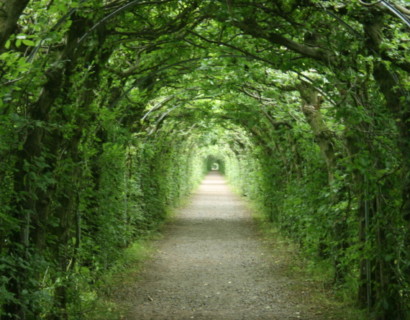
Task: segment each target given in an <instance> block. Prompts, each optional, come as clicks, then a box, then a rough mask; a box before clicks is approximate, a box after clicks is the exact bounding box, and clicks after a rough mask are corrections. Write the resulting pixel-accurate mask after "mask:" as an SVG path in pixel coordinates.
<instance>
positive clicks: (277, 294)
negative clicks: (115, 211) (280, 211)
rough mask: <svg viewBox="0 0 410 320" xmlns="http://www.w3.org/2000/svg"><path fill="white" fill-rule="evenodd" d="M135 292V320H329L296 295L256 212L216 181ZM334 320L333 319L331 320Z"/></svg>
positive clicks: (165, 242) (172, 228) (174, 226)
mask: <svg viewBox="0 0 410 320" xmlns="http://www.w3.org/2000/svg"><path fill="white" fill-rule="evenodd" d="M157 248H158V250H157V252H156V254H155V255H154V257H153V258H152V259H150V260H149V261H147V263H146V265H145V266H144V267H143V269H142V271H141V274H140V280H139V281H137V283H136V284H135V287H134V286H133V287H132V288H128V291H129V292H130V291H132V293H131V296H132V297H130V296H129V297H128V298H127V299H132V305H133V307H132V308H131V312H130V314H129V315H128V316H127V317H126V318H125V319H129V320H134V319H135V320H137V319H138V320H140V319H167V320H169V319H212V320H217V319H221V320H222V319H223V320H229V319H235V320H239V319H246V320H248V319H258V320H260V319H281V320H284V319H322V318H321V317H320V316H319V315H318V314H317V309H316V312H315V307H314V306H312V305H308V304H307V302H305V301H304V300H303V299H302V298H301V297H302V295H303V294H305V295H306V293H296V294H295V292H292V290H291V289H290V288H289V287H290V286H291V284H290V282H291V281H293V280H291V279H289V278H288V277H286V276H285V275H283V272H277V273H275V270H277V271H278V266H277V265H276V264H275V263H274V261H273V259H272V257H270V256H271V255H270V254H269V252H268V249H267V247H266V246H264V245H263V244H262V241H261V239H260V237H259V236H258V233H257V230H256V229H255V226H254V224H253V222H252V219H251V217H250V214H249V211H248V210H247V209H246V207H245V205H244V204H243V202H242V200H241V199H240V198H239V197H237V196H236V195H234V194H233V193H232V192H231V191H230V190H229V188H228V186H227V185H226V183H225V180H224V178H223V177H222V176H220V175H219V174H217V173H211V174H210V175H208V176H207V178H206V179H205V180H204V182H203V183H202V185H201V187H200V188H199V190H198V191H197V192H196V193H195V195H194V196H193V198H192V201H191V203H190V204H189V205H188V206H186V207H185V208H184V209H182V210H181V212H180V213H179V214H178V215H177V217H176V218H175V219H174V220H173V221H172V222H171V223H170V224H169V226H167V228H166V230H165V234H164V238H163V239H161V240H159V241H158V243H157ZM326 319H329V318H326Z"/></svg>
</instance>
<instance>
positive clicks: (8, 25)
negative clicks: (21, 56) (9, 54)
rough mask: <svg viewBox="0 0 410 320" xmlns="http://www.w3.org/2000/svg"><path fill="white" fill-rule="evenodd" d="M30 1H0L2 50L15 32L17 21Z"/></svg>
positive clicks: (0, 46)
mask: <svg viewBox="0 0 410 320" xmlns="http://www.w3.org/2000/svg"><path fill="white" fill-rule="evenodd" d="M28 3H29V0H0V50H1V49H2V48H3V47H4V44H5V43H6V41H7V39H8V38H9V37H10V35H11V34H12V33H13V32H14V30H15V28H16V25H17V20H18V19H19V17H20V15H21V13H22V12H23V10H24V9H25V8H26V6H27V4H28Z"/></svg>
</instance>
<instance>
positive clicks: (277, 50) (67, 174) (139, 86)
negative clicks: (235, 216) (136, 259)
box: [0, 0, 410, 319]
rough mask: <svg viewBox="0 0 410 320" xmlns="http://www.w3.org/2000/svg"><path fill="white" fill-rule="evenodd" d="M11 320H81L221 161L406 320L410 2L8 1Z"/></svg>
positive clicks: (0, 118) (356, 292)
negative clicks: (98, 292)
mask: <svg viewBox="0 0 410 320" xmlns="http://www.w3.org/2000/svg"><path fill="white" fill-rule="evenodd" d="M0 11H1V14H0V81H1V85H0V98H1V99H0V159H1V166H0V253H1V257H0V259H1V261H0V271H1V273H0V319H83V318H86V317H87V312H88V310H89V309H90V306H89V303H90V301H92V300H93V297H92V295H91V294H90V292H91V291H90V289H89V288H90V287H92V285H93V283H94V282H95V281H96V280H97V279H98V277H99V276H100V274H101V273H102V272H104V270H107V269H109V268H110V266H111V265H112V263H113V262H114V261H115V260H116V259H117V258H118V257H119V256H120V255H121V251H120V249H121V248H125V247H127V246H128V245H129V244H130V243H131V242H132V241H134V240H135V239H138V238H140V237H142V236H143V235H144V234H145V233H147V232H149V231H150V230H153V229H155V227H156V225H158V223H159V222H160V221H162V220H163V219H164V217H165V215H166V211H167V208H169V207H172V206H174V205H177V204H178V202H179V201H180V200H181V199H182V198H183V197H184V196H186V195H187V194H189V192H190V191H191V190H192V189H193V188H194V187H195V185H196V184H197V183H198V182H199V180H200V178H201V176H202V175H203V174H204V172H205V171H206V170H209V169H211V168H212V167H213V166H215V164H217V166H218V167H219V168H220V170H221V171H222V172H224V173H226V175H227V176H228V178H229V179H230V180H231V182H232V183H233V184H235V185H236V186H237V187H238V188H240V189H241V190H242V193H243V194H244V195H246V196H248V197H249V198H251V199H253V200H254V201H255V202H256V203H257V204H258V205H259V206H260V209H261V210H262V211H263V212H264V213H265V214H266V216H267V217H268V219H269V220H270V221H271V222H272V223H274V224H275V225H277V226H278V228H279V229H281V230H282V232H283V233H285V234H286V235H288V236H289V237H291V238H292V239H294V240H295V241H296V242H297V243H299V244H300V246H301V248H302V250H303V251H304V252H306V254H308V255H309V256H310V257H311V259H312V260H314V261H316V262H317V263H322V262H326V264H327V265H328V266H329V269H330V270H331V272H332V274H333V285H334V287H335V288H338V289H339V290H344V292H346V294H347V295H349V296H350V297H354V298H352V299H353V300H355V301H356V302H357V303H358V305H359V306H360V307H362V308H364V309H367V311H368V315H369V318H372V319H409V317H410V315H409V308H410V305H409V301H410V297H409V295H410V283H409V281H410V278H409V277H410V173H409V172H410V171H409V169H410V95H409V87H410V77H409V72H410V64H409V58H410V57H409V52H410V51H409V49H410V39H409V31H410V10H409V8H408V7H406V2H405V1H399V0H394V1H393V0H390V1H376V2H374V3H370V2H367V1H360V0H354V1H319V0H303V1H294V0H280V1H271V2H269V1H262V0H243V1H233V0H229V1H228V0H226V1H197V0H186V1H177V0H161V1H142V0H133V1H132V0H99V1H98V0H91V1H84V0H69V1H66V0H64V1H63V0H54V1H48V0H38V1H29V0H0Z"/></svg>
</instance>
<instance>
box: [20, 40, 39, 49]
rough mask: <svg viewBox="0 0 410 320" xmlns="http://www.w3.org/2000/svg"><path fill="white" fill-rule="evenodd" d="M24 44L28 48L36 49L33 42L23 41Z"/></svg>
mask: <svg viewBox="0 0 410 320" xmlns="http://www.w3.org/2000/svg"><path fill="white" fill-rule="evenodd" d="M22 42H23V44H24V45H26V46H28V47H34V46H35V45H36V44H35V43H34V41H32V40H28V39H24V40H22Z"/></svg>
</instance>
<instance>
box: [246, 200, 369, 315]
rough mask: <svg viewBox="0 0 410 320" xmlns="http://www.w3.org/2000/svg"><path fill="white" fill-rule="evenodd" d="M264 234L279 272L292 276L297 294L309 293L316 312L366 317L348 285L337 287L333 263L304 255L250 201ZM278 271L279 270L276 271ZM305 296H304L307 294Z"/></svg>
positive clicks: (264, 239) (308, 297)
mask: <svg viewBox="0 0 410 320" xmlns="http://www.w3.org/2000/svg"><path fill="white" fill-rule="evenodd" d="M247 203H248V205H249V207H250V210H251V212H252V213H253V218H254V221H255V222H256V225H257V227H258V230H259V232H260V235H261V238H262V240H263V242H264V243H265V245H266V246H268V248H269V250H270V252H271V253H272V254H271V257H272V259H274V263H275V264H276V265H277V266H279V268H278V270H279V272H283V274H284V275H286V276H287V277H289V278H290V279H292V280H293V281H292V282H291V283H292V285H291V289H292V291H293V292H295V294H300V293H308V296H307V297H306V300H305V301H306V302H307V303H308V304H312V306H319V308H318V309H317V310H316V312H317V314H318V315H320V316H321V317H322V318H323V317H324V319H335V320H365V319H367V317H366V312H365V311H363V310H360V309H358V308H356V306H355V305H354V301H353V299H352V298H351V296H352V292H347V291H348V290H349V288H335V287H334V286H333V285H332V281H333V266H332V265H331V263H329V262H328V261H315V260H312V259H309V258H308V257H307V256H305V255H304V254H303V253H302V252H301V250H300V248H299V246H298V245H296V244H295V243H294V242H292V240H291V239H288V238H286V237H284V236H283V235H282V234H281V233H280V231H279V230H278V228H277V227H275V226H274V225H273V224H272V223H271V222H269V221H268V220H267V219H266V218H265V216H264V215H263V214H261V213H260V210H258V209H257V207H256V205H255V204H252V203H249V202H247ZM275 272H276V271H275ZM304 299H305V298H304Z"/></svg>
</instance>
